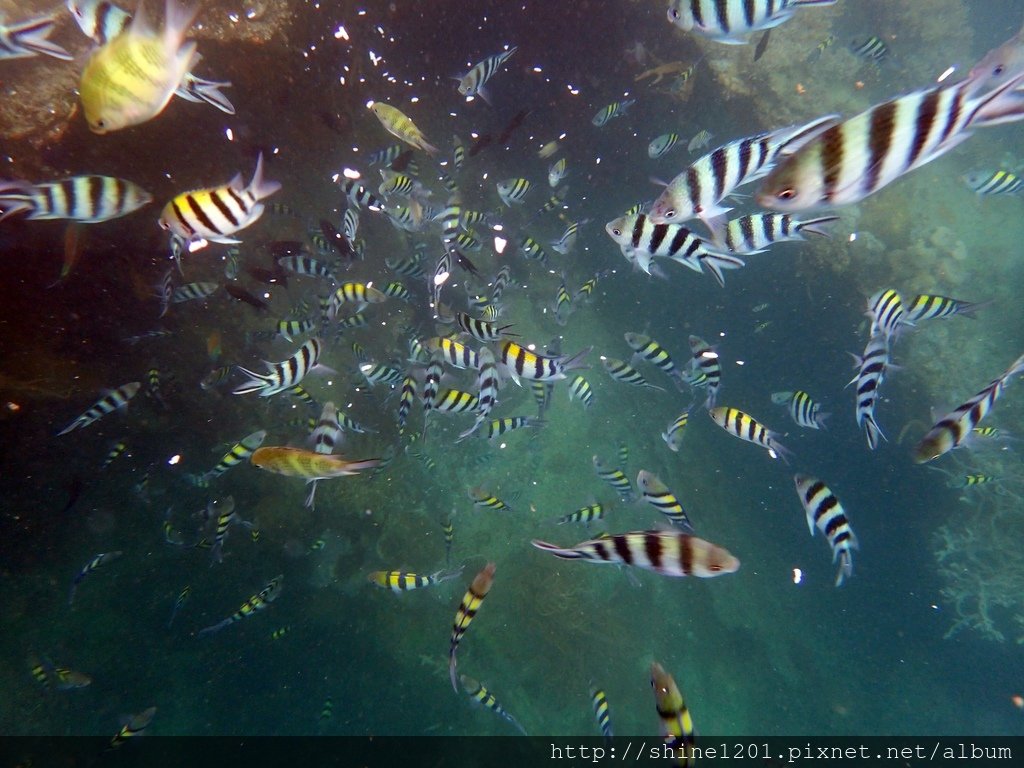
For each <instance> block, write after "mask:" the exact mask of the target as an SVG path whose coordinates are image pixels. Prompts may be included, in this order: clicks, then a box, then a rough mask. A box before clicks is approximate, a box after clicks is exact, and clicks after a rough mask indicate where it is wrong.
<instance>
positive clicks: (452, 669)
mask: <svg viewBox="0 0 1024 768" xmlns="http://www.w3.org/2000/svg"><path fill="white" fill-rule="evenodd" d="M458 647H459V646H457V645H452V647H451V650H449V651H448V677H450V678H451V681H452V690H453V691H455V692H456V693H458V692H459V683H458V681H457V680H456V679H455V676H456V674H457V673H458V667H457V663H456V661H455V651H457V650H458Z"/></svg>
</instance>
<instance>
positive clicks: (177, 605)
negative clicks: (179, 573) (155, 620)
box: [167, 584, 192, 629]
mask: <svg viewBox="0 0 1024 768" xmlns="http://www.w3.org/2000/svg"><path fill="white" fill-rule="evenodd" d="M191 596H192V585H191V584H187V585H185V588H184V589H182V590H181V592H179V593H178V599H177V600H175V601H174V607H173V608H172V609H171V618H169V619H168V620H167V628H168V629H170V628H171V624H173V623H174V619H175V618H176V617H177V615H178V611H180V610H181V609H182V606H184V605H185V603H187V602H188V599H189V598H190V597H191Z"/></svg>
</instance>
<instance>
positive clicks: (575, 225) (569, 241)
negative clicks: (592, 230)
mask: <svg viewBox="0 0 1024 768" xmlns="http://www.w3.org/2000/svg"><path fill="white" fill-rule="evenodd" d="M579 228H580V223H579V222H578V221H572V222H569V224H568V226H566V228H565V231H564V232H562V236H561V237H559V238H558V239H557V240H552V241H551V242H550V243H548V245H550V246H551V249H552V250H554V251H557V252H558V253H560V254H562V255H563V256H567V255H568V254H569V252H570V251H572V249H573V247H574V246H575V245H576V236H577V234H578V232H579Z"/></svg>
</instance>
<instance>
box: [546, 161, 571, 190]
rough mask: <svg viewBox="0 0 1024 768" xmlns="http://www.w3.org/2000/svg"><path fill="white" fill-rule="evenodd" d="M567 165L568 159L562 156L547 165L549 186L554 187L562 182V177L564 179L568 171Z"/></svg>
mask: <svg viewBox="0 0 1024 768" xmlns="http://www.w3.org/2000/svg"><path fill="white" fill-rule="evenodd" d="M568 165H569V161H568V160H566V159H565V158H564V157H562V158H559V159H558V160H556V161H555V162H553V163H552V164H551V165H550V166H548V186H549V187H551V188H552V189H554V188H555V187H557V186H558V185H559V184H561V183H562V179H564V178H565V177H566V176H567V175H568V173H569V171H568Z"/></svg>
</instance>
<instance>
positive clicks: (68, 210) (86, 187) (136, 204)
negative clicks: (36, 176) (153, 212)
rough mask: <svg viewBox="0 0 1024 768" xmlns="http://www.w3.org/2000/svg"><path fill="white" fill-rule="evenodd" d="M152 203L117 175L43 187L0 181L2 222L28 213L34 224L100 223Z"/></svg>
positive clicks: (50, 183)
mask: <svg viewBox="0 0 1024 768" xmlns="http://www.w3.org/2000/svg"><path fill="white" fill-rule="evenodd" d="M152 200H153V196H152V195H151V194H149V192H147V191H146V190H144V189H143V188H142V187H140V186H139V185H138V184H135V183H134V182H131V181H128V180H127V179H119V178H116V177H113V176H95V175H84V176H72V177H70V178H67V179H60V180H58V181H48V182H44V183H41V184H30V183H28V182H22V181H5V180H2V179H0V211H2V212H0V221H3V220H4V219H6V218H7V217H9V216H15V215H18V214H22V213H24V214H25V218H26V219H27V220H30V221H53V220H66V221H72V222H77V223H79V224H97V223H100V222H103V221H110V220H111V219H117V218H120V217H122V216H127V215H128V214H130V213H134V212H135V211H137V210H139V209H140V208H142V207H143V206H145V205H148V204H149V203H150V202H152ZM68 269H69V271H70V267H69V268H68ZM65 276H66V275H63V274H62V278H63V277H65Z"/></svg>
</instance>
